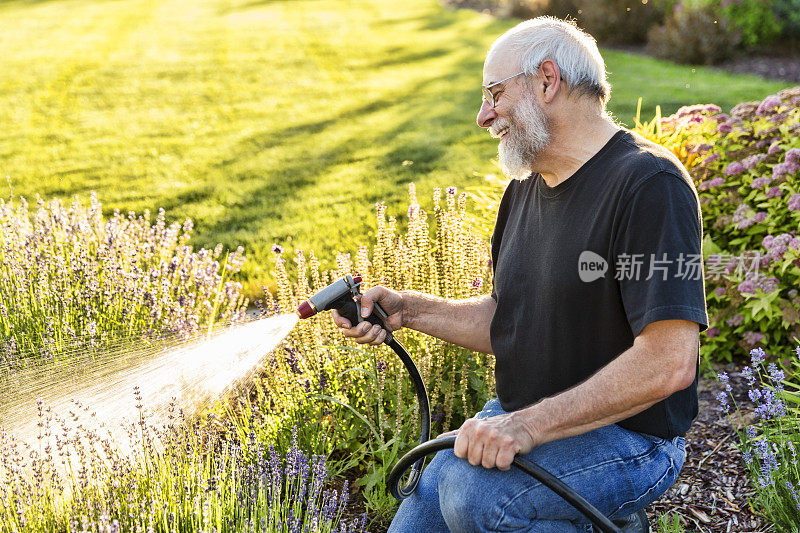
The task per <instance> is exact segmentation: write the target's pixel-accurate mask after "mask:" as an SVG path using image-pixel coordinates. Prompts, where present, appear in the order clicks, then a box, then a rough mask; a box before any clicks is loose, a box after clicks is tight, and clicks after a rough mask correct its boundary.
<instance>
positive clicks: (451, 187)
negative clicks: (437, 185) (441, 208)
mask: <svg viewBox="0 0 800 533" xmlns="http://www.w3.org/2000/svg"><path fill="white" fill-rule="evenodd" d="M456 190H457V189H456V188H455V187H453V186H452V185H451V186H450V187H448V188H447V194H455V193H456Z"/></svg>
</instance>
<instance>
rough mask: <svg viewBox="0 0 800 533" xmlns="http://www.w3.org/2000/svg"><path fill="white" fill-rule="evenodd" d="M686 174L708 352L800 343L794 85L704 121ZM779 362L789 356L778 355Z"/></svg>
mask: <svg viewBox="0 0 800 533" xmlns="http://www.w3.org/2000/svg"><path fill="white" fill-rule="evenodd" d="M706 123H707V125H710V126H713V127H715V129H716V133H715V134H714V136H713V148H711V144H710V143H709V142H708V138H707V137H698V138H697V139H696V141H695V142H696V143H697V144H698V146H699V145H706V146H709V148H710V149H709V150H708V151H706V152H704V158H703V160H702V161H701V162H700V164H698V165H697V166H695V167H693V168H692V170H691V173H692V176H693V178H694V179H695V183H696V184H697V189H698V195H699V197H700V203H701V208H702V212H703V221H704V232H705V242H704V249H705V251H706V253H707V254H708V259H707V262H706V280H707V287H706V288H707V302H708V308H709V318H710V320H711V324H710V327H709V329H708V331H707V332H706V334H705V337H706V340H705V341H704V342H703V347H702V350H703V353H704V355H708V356H711V357H713V358H715V359H717V360H731V357H732V354H733V353H735V352H737V351H738V350H739V349H741V348H745V349H750V348H753V347H755V346H757V345H759V344H760V343H770V344H772V345H778V346H785V345H786V344H788V343H790V342H791V341H792V339H793V338H800V311H798V309H800V298H798V294H797V289H796V287H797V286H798V284H800V235H798V228H799V227H800V139H798V135H797V132H798V131H800V88H795V89H787V90H784V91H781V92H779V93H778V94H776V95H770V96H768V97H767V98H765V99H764V100H763V101H761V102H752V103H747V104H740V105H738V106H736V107H735V108H734V109H733V110H731V113H730V114H725V113H719V114H717V115H714V116H712V117H710V118H708V119H707V120H706ZM775 355H776V356H782V357H789V356H790V355H791V354H790V353H789V351H788V350H785V349H778V350H777V351H776V354H775Z"/></svg>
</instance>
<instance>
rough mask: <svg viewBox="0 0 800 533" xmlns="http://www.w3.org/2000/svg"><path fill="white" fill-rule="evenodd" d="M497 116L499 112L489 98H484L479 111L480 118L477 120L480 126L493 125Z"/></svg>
mask: <svg viewBox="0 0 800 533" xmlns="http://www.w3.org/2000/svg"><path fill="white" fill-rule="evenodd" d="M495 118H497V113H496V112H495V110H494V108H493V107H492V104H490V103H489V101H488V100H484V101H483V103H482V104H481V109H480V110H479V111H478V118H477V119H476V120H475V121H476V122H477V123H478V126H480V127H481V128H488V127H489V126H491V125H492V122H494V119H495Z"/></svg>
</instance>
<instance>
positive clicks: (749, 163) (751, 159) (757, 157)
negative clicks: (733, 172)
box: [742, 154, 767, 170]
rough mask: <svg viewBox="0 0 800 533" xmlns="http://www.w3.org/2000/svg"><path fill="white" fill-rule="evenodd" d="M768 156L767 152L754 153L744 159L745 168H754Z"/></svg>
mask: <svg viewBox="0 0 800 533" xmlns="http://www.w3.org/2000/svg"><path fill="white" fill-rule="evenodd" d="M766 158H767V154H753V155H751V156H748V157H745V158H744V159H742V165H743V166H744V168H745V170H753V169H754V168H755V167H756V165H757V164H759V163H761V162H762V161H763V160H765V159H766Z"/></svg>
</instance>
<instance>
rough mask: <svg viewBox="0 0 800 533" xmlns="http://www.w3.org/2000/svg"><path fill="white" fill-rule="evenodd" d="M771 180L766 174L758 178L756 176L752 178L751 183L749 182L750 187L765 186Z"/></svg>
mask: <svg viewBox="0 0 800 533" xmlns="http://www.w3.org/2000/svg"><path fill="white" fill-rule="evenodd" d="M771 182H772V178H769V177H767V176H762V177H760V178H756V179H754V180H753V183H751V184H750V187H751V188H753V189H761V188H764V187H766V186H767V185H769V184H770V183H771Z"/></svg>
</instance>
